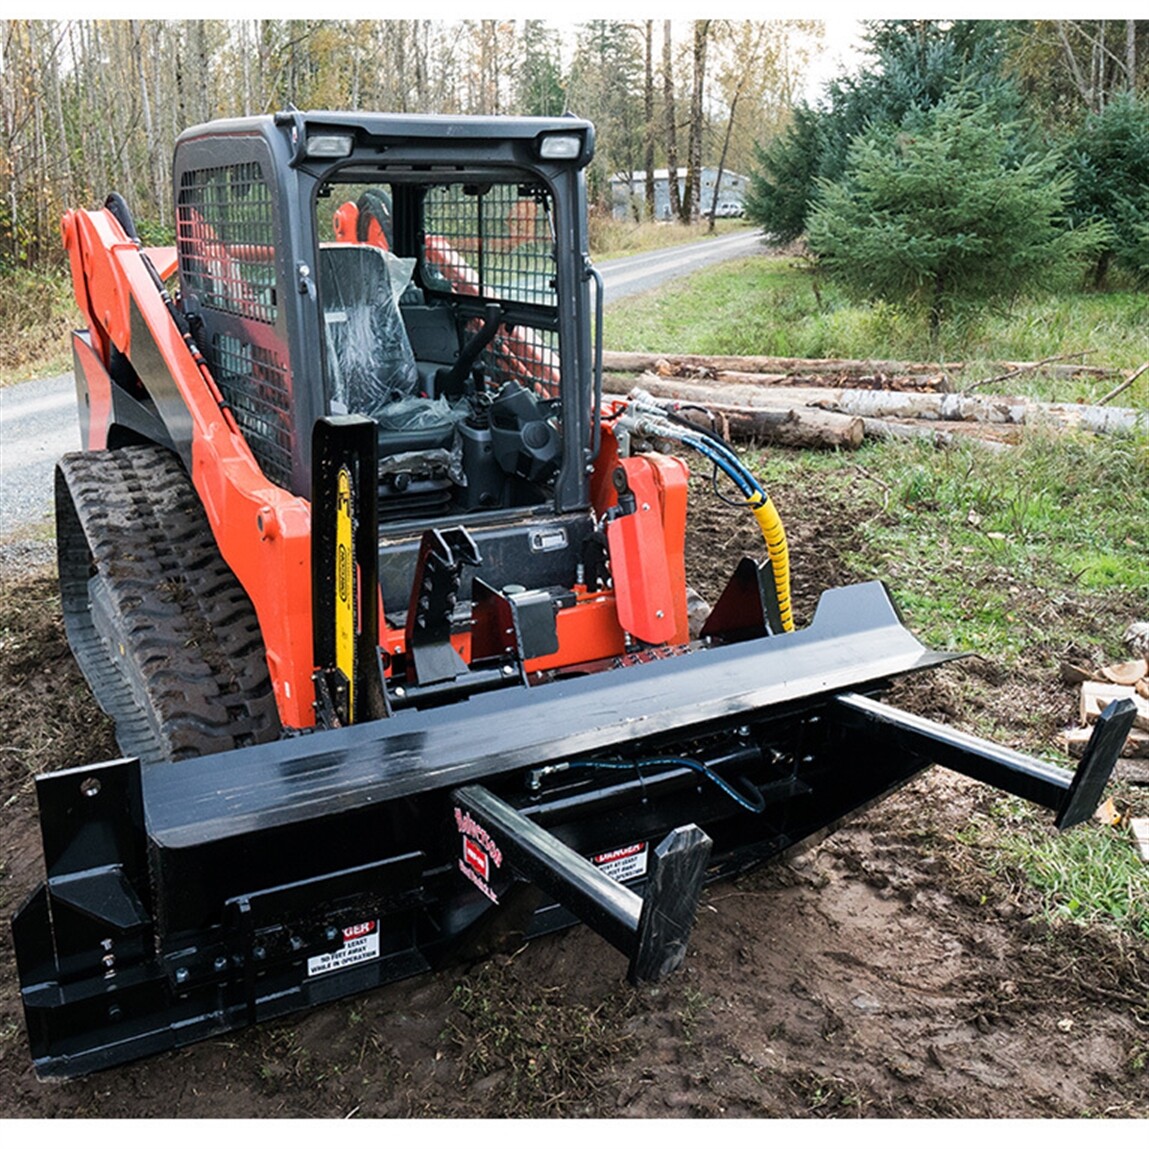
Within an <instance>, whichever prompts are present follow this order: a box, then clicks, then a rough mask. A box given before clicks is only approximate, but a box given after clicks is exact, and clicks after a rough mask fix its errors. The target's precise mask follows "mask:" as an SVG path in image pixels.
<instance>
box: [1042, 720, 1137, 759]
mask: <svg viewBox="0 0 1149 1149" xmlns="http://www.w3.org/2000/svg"><path fill="white" fill-rule="evenodd" d="M1092 734H1093V727H1092V726H1075V727H1073V728H1072V729H1070V730H1066V731H1064V732H1063V733H1062V735H1061V747H1062V749H1063V750H1064V751H1065V752H1066V754H1070V755H1072V756H1073V757H1074V758H1080V757H1081V755H1082V754H1084V753H1085V747H1086V746H1088V745H1089V738H1090V736H1091V735H1092ZM1121 757H1123V758H1149V733H1147V732H1146V731H1144V730H1130V731H1129V737H1128V738H1126V739H1125V746H1124V748H1123V749H1122V751H1121Z"/></svg>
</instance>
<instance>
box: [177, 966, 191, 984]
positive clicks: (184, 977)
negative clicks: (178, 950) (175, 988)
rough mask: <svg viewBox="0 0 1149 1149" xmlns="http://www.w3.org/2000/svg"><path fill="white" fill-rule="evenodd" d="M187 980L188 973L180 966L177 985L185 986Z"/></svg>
mask: <svg viewBox="0 0 1149 1149" xmlns="http://www.w3.org/2000/svg"><path fill="white" fill-rule="evenodd" d="M187 979H188V971H187V970H186V969H185V968H184V967H183V966H180V968H179V969H177V970H176V985H183V983H184V982H185V981H187Z"/></svg>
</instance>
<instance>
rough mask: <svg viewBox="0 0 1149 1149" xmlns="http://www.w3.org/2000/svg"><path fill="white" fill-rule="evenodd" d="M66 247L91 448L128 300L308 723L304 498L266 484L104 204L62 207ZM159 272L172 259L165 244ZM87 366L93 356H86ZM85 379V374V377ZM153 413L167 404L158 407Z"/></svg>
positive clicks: (102, 428) (194, 473)
mask: <svg viewBox="0 0 1149 1149" xmlns="http://www.w3.org/2000/svg"><path fill="white" fill-rule="evenodd" d="M63 235H64V246H65V248H66V249H67V251H68V257H69V260H70V262H71V269H72V283H73V288H74V291H75V295H76V302H77V304H78V305H79V307H80V311H81V312H82V313H83V315H84V316H85V317H86V319H87V321H88V330H89V338H90V341H91V350H90V351H89V350H88V349H87V346H86V344H83V343H78V346H82V347H83V348H84V351H85V352H87V354H88V355H89V356H91V355H94V356H95V357H97V358H98V359H99V361H100V365H101V367H102V369H103V371H102V373H93V375H94V378H93V382H92V386H93V388H94V389H95V390H98V391H99V392H100V393H99V394H93V395H92V396H91V402H90V411H91V417H90V425H89V431H88V436H87V441H86V442H85V444H84V446H85V448H86V449H87V450H95V449H99V448H101V447H104V446H105V445H106V443H107V433H108V420H109V419H110V417H111V409H112V404H111V388H112V386H113V384H112V381H111V378H110V376H109V375H108V374H107V372H108V368H109V364H110V362H111V355H112V349H113V348H115V349H117V350H118V351H120V352H121V353H122V354H123V355H125V356H126V357H127V358H128V359H129V360H131V358H132V311H133V308H134V309H135V311H136V312H137V313H138V316H139V319H140V320H142V321H143V324H144V325H145V326H146V329H147V332H148V334H149V335H150V337H151V339H152V340H153V341H154V344H155V347H156V349H157V350H158V352H159V354H160V356H161V358H162V360H163V366H164V369H165V370H166V371H167V372H168V374H169V375H170V377H171V380H172V381H173V382H174V384H175V386H176V388H177V390H178V394H179V397H180V400H181V402H182V404H183V406H184V407H186V414H185V416H184V417H185V418H186V417H188V416H190V420H191V427H192V436H191V458H190V460H189V459H186V458H185V459H184V463H185V465H189V470H190V472H191V479H192V482H193V484H194V485H195V488H196V491H197V492H198V494H199V497H200V500H201V502H202V504H203V507H204V511H205V513H206V515H207V519H208V522H209V523H210V524H211V529H212V532H213V534H214V536H215V539H216V543H217V545H218V547H219V550H220V553H221V555H222V556H223V558H224V561H225V562H226V563H227V564H228V566H230V567H231V569H232V571H233V572H234V573H235V576H236V578H238V579H239V581H240V583H241V584H242V585H243V588H244V590H245V591H246V592H247V594H248V597H249V598H250V599H251V602H252V605H253V606H254V608H255V612H256V615H257V617H258V619H259V625H260V630H261V632H262V635H263V642H264V645H265V647H266V650H267V662H268V668H269V670H270V672H271V679H272V683H273V686H274V690H275V698H276V703H277V706H278V709H279V715H280V719H281V721H282V722H283V724H284V726H286V727H291V728H294V729H301V728H307V727H311V726H313V725H314V724H315V711H314V703H315V690H314V684H313V682H312V678H311V675H312V671H313V653H312V629H311V558H310V554H311V551H310V548H311V508H310V505H309V504H308V502H307V501H306V500H305V499H302V498H299V497H298V496H296V495H293V494H291V493H290V492H289V491H286V490H284V489H283V488H281V487H278V486H276V485H275V484H274V483H272V482H271V481H270V480H269V479H268V478H267V476H266V475H264V473H263V471H262V470H261V469H260V467H259V464H258V463H257V462H256V460H255V457H254V456H253V455H252V452H251V449H250V447H249V446H248V444H247V442H246V440H245V439H244V437H243V435H242V434H241V433H240V430H239V427H238V426H237V424H236V422H235V419H234V417H233V415H232V414H231V412H230V410H229V409H228V408H227V406H226V404H225V403H224V400H223V396H222V395H221V394H220V391H219V388H218V386H217V385H216V383H215V381H214V380H213V379H212V377H211V373H210V371H209V370H208V367H207V364H206V363H205V362H204V361H203V359H202V357H201V356H200V355H199V354H198V352H197V351H195V350H194V345H192V344H190V341H188V340H186V339H185V338H184V336H183V335H182V334H181V332H180V329H179V327H178V326H177V324H176V322H175V319H174V318H173V316H172V314H171V312H170V311H169V310H168V306H167V304H166V302H165V300H164V298H163V296H162V295H161V292H160V290H159V289H158V287H157V285H156V283H155V281H154V280H153V278H152V276H151V274H150V272H149V270H148V266H147V264H146V263H145V254H146V253H145V252H144V251H143V250H142V249H141V248H140V247H139V245H137V244H136V243H135V242H133V241H132V240H131V239H129V238H128V236H127V235H126V234H125V232H124V230H123V228H122V227H121V226H120V224H119V222H118V221H117V220H116V219H115V217H114V216H113V215H112V214H111V213H110V212H109V211H107V210H105V209H101V210H98V211H86V210H80V211H69V212H68V213H67V214H66V215H65V216H64V219H63ZM156 254H157V255H159V257H160V258H159V259H158V261H155V263H154V266H156V269H157V271H158V272H159V273H160V275H161V278H164V276H165V273H166V274H168V275H170V274H171V273H172V272H173V271H174V270H175V260H174V258H173V255H172V253H171V252H170V251H169V250H167V249H161V251H159V252H157V253H156ZM88 364H89V366H90V365H91V360H90V358H89V359H88ZM90 378H92V376H90ZM161 414H163V411H162V410H161Z"/></svg>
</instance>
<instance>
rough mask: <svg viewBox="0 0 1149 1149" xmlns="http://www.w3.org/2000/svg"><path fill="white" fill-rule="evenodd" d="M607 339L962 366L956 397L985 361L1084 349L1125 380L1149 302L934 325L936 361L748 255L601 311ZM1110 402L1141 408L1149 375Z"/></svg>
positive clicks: (1092, 298) (797, 273)
mask: <svg viewBox="0 0 1149 1149" xmlns="http://www.w3.org/2000/svg"><path fill="white" fill-rule="evenodd" d="M605 339H606V344H607V346H608V347H610V348H612V349H613V350H618V351H652V352H677V353H686V354H697V355H777V356H793V357H796V358H818V359H820V358H838V357H842V358H849V359H897V360H910V361H918V362H927V363H928V362H937V361H939V360H945V361H960V362H963V363H964V364H965V365H966V369H965V370H964V371H963V372H961V373H960V374H959V375H958V376H957V377H956V378H954V379H953V383H954V385H955V386H956V387H958V388H960V387H963V386H966V385H967V384H969V383H971V382H975V381H977V380H980V379H983V378H986V377H987V376H989V375H990V374H993V373H994V372H993V369H992V367H991V364H995V363H1000V362H1002V361H1014V360H1023V361H1036V360H1040V359H1045V358H1048V357H1049V356H1052V355H1063V356H1068V355H1071V354H1081V353H1085V352H1088V354H1087V355H1086V356H1085V360H1084V361H1085V362H1087V363H1090V364H1093V365H1097V366H1104V367H1110V368H1113V369H1114V370H1118V371H1121V370H1126V371H1132V370H1133V369H1134V368H1135V367H1137V366H1139V365H1140V364H1142V363H1144V362H1146V360H1149V296H1146V295H1145V294H1142V293H1138V292H1133V291H1112V292H1090V291H1078V292H1068V293H1064V294H1062V295H1057V296H1041V297H1035V298H1027V299H1021V300H1018V301H1017V302H1016V303H1015V305H1014V306H1013V307H1012V308H1011V310H1010V311H1009V313H1008V314H1002V313H995V312H988V311H986V312H982V313H980V314H979V315H978V316H976V317H975V318H970V319H967V320H966V321H965V322H963V323H962V324H960V325H957V324H955V325H953V326H950V327H948V328H943V332H942V346H941V348H940V349H939V351H936V352H935V351H933V350H931V348H930V344H929V337H928V332H927V330H926V329H925V327H924V325H923V324H922V323H921V322H920V320H918V319H917V318H915V317H914V316H912V315H909V314H907V313H905V312H904V311H901V310H900V309H899V308H897V307H894V306H892V305H889V304H886V303H881V302H879V303H876V304H872V305H870V306H860V305H857V304H853V303H851V302H850V301H849V300H848V299H847V298H846V297H845V296H844V295H843V294H842V293H841V292H840V291H839V290H838V289H837V288H836V287H834V286H833V285H832V284H829V283H827V282H825V281H824V280H823V279H822V278H821V277H820V276H818V275H817V274H816V273H815V272H814V271H813V270H812V269H811V266H810V265H809V264H808V263H806V262H805V261H803V260H801V259H797V258H795V257H792V256H772V255H755V256H751V257H748V258H747V259H744V260H739V261H733V262H730V263H725V264H722V265H720V266H718V267H714V268H708V269H705V270H703V271H700V272H697V273H695V274H694V275H692V276H690V277H688V278H684V279H681V280H677V281H675V282H674V283H671V284H668V285H667V286H665V287H663V288H660V289H658V290H657V291H650V292H646V293H644V294H643V295H640V296H634V297H628V298H626V299H622V300H619V301H618V302H617V303H613V304H609V305H608V308H607V313H606V323H605ZM1112 386H1113V383H1112V381H1107V380H1098V379H1060V378H1055V377H1053V376H1048V375H1047V376H1040V375H1038V376H1036V377H1031V376H1027V377H1024V378H1018V379H1015V380H1010V381H1009V382H1008V384H1006V385H1004V389H1006V390H1008V391H1009V392H1010V393H1015V394H1019V395H1029V396H1031V397H1034V398H1041V399H1049V400H1055V401H1058V402H1071V403H1076V402H1090V401H1093V400H1096V399H1098V398H1100V397H1101V396H1102V395H1104V394H1105V393H1106V392H1107V391H1108V390H1109V389H1110V388H1111V387H1112ZM995 389H996V390H998V391H1001V390H1002V389H1003V388H1001V387H999V388H995ZM1120 403H1121V404H1122V405H1125V406H1146V405H1149V373H1147V374H1146V375H1144V376H1142V377H1141V379H1140V380H1138V381H1137V382H1136V383H1135V384H1134V385H1133V387H1132V388H1131V389H1130V390H1129V391H1127V392H1126V393H1125V394H1124V396H1123V397H1122V398H1121V400H1120Z"/></svg>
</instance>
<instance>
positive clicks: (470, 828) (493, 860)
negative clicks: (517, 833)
mask: <svg viewBox="0 0 1149 1149" xmlns="http://www.w3.org/2000/svg"><path fill="white" fill-rule="evenodd" d="M455 825H456V827H457V828H458V830H459V833H460V834H461V835H462V839H463V855H462V857H461V858H459V861H458V866H459V872H460V873H461V874H463V876H464V877H465V878H467V880H468V881H470V882H472V883H474V885H476V886H478V887H479V889H480V890H482V892H483V895H484V896H485V897H488V898H490V899H491V901H492V902H494V903H495V904H496V905H498V903H499V899H498V897H497V896H496V894H495V891H494V890H492V889H491V887H490V884H489V883H490V880H491V873H492V868H493V869H495V870H497V869H499V868H500V867H501V866H502V864H503V852H502V850H500V849H499V847H498V845H497V844H496V842H495V840H494V838H492V837H491V835H490V834H489V833H487V831H486V830H485V829H484V828H483V827H482V826H480V825H479V823H478V822H476V821H475V819H474V818H472V817H471V815H470V814H468V813H465V812H464V811H463V810H460V809H459V807H458V806H456V807H455Z"/></svg>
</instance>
